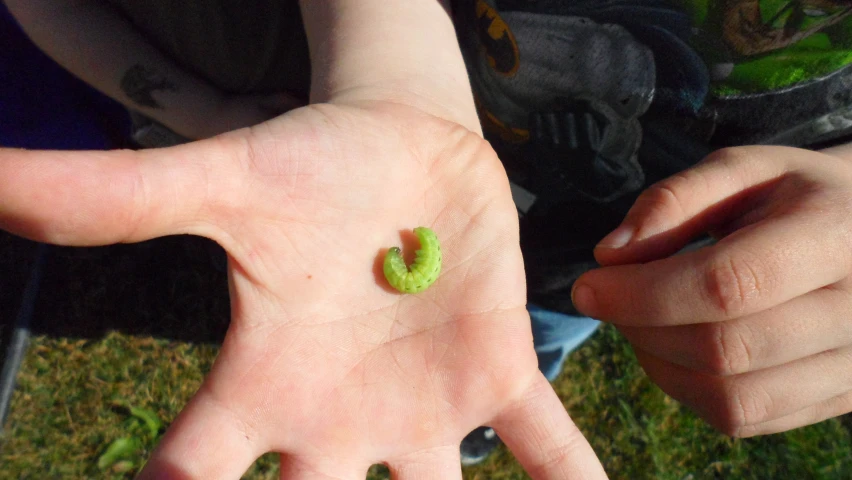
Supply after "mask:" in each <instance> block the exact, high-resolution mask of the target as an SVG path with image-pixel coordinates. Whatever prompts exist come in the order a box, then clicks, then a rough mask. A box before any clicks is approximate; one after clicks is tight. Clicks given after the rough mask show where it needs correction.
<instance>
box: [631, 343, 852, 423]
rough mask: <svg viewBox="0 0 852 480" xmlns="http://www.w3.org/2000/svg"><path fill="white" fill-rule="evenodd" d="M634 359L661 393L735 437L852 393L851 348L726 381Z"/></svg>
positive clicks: (657, 361)
mask: <svg viewBox="0 0 852 480" xmlns="http://www.w3.org/2000/svg"><path fill="white" fill-rule="evenodd" d="M636 357H637V358H638V359H639V361H640V363H641V364H642V367H643V368H644V369H645V371H646V372H647V373H648V376H649V377H650V378H651V379H652V380H653V381H654V382H655V383H656V384H657V385H659V386H660V388H662V389H663V391H665V392H666V393H668V394H669V395H670V396H672V397H673V398H675V399H677V400H679V401H681V402H683V403H684V404H686V405H687V406H689V407H691V408H693V409H694V410H695V411H696V412H697V413H698V414H699V415H700V416H701V417H702V418H704V419H705V420H707V421H708V422H709V423H710V424H711V425H713V426H715V427H716V428H718V429H719V430H721V431H722V432H724V433H726V434H728V435H732V436H739V435H740V432H741V431H743V429H744V428H746V427H749V426H753V425H759V424H763V423H766V422H770V421H773V420H776V419H780V418H782V417H786V416H788V415H792V414H795V413H796V412H799V411H801V410H803V409H806V408H808V407H811V406H814V405H818V404H821V403H823V402H826V401H829V400H830V399H832V398H834V397H837V396H839V395H843V394H845V393H846V392H849V391H852V377H850V375H849V371H850V370H852V348H845V349H842V350H833V351H830V352H825V353H821V354H818V355H814V356H812V357H808V358H805V359H801V360H798V361H794V362H791V363H788V364H784V365H780V366H777V367H772V368H767V369H763V370H759V371H756V372H749V373H743V374H740V375H734V376H728V377H722V376H715V375H708V374H704V373H700V372H696V371H694V370H690V369H687V368H684V367H681V366H679V365H674V364H672V363H669V362H666V361H664V360H660V359H658V358H655V357H653V356H651V355H648V354H647V353H645V352H643V351H641V350H637V351H636Z"/></svg>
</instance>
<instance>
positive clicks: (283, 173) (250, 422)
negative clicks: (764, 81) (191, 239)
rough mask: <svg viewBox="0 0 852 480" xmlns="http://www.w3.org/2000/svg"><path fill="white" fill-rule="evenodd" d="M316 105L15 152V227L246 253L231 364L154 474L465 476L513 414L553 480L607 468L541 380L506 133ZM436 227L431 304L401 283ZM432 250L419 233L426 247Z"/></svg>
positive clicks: (151, 467)
mask: <svg viewBox="0 0 852 480" xmlns="http://www.w3.org/2000/svg"><path fill="white" fill-rule="evenodd" d="M355 97H357V95H356V94H355V93H353V91H348V97H347V98H349V99H350V100H349V101H347V102H342V103H341V104H320V105H311V106H309V107H306V108H302V109H298V110H294V111H292V112H290V113H287V114H285V115H283V116H280V117H278V118H276V119H274V120H272V121H269V122H266V123H263V124H261V125H258V126H256V127H254V128H251V129H242V130H238V131H234V132H231V133H228V134H225V135H222V136H219V137H216V138H213V139H209V140H204V141H199V142H194V143H191V144H187V145H181V146H178V147H172V148H167V149H154V150H143V151H136V152H134V151H121V152H77V153H71V152H55V151H51V152H25V151H19V150H0V205H2V207H0V226H2V227H3V228H5V229H8V230H10V231H12V232H16V233H19V234H22V235H24V236H27V237H29V238H33V239H36V240H41V241H47V242H51V243H58V244H66V245H99V244H109V243H115V242H136V241H141V240H145V239H148V238H153V237H157V236H161V235H168V234H180V233H184V234H185V233H189V234H196V235H203V236H206V237H208V238H211V239H214V240H216V241H217V242H219V243H220V244H221V245H222V246H223V247H224V248H225V249H226V250H227V252H228V254H229V268H228V275H229V285H230V292H231V305H232V321H231V325H230V328H229V331H228V333H227V336H226V338H225V341H224V344H223V346H222V349H221V351H220V353H219V356H218V358H217V360H216V363H215V365H214V367H213V369H212V371H211V372H210V374H209V375H208V376H207V378H206V379H205V381H204V383H203V385H202V386H201V388H200V389H199V391H198V392H197V393H196V395H195V396H194V397H193V398H192V400H191V401H190V403H189V404H188V405H187V406H186V408H185V409H184V410H183V411H182V412H181V414H180V415H179V416H178V418H177V419H176V420H175V421H174V422H173V424H172V425H171V427H170V428H169V430H168V432H167V433H166V435H165V437H164V438H163V440H162V442H161V444H160V446H159V447H158V448H157V450H156V451H155V452H154V454H153V455H152V458H151V459H150V461H149V462H148V464H147V466H146V467H145V469H144V471H143V472H142V474H141V478H163V477H167V478H176V479H195V478H198V479H200V478H204V479H212V478H239V477H240V475H241V474H242V473H243V472H245V470H246V469H247V468H248V467H249V466H250V464H251V463H252V462H253V461H254V460H255V459H256V458H257V457H258V456H260V455H261V454H263V453H265V452H268V451H276V452H281V453H282V457H281V461H282V462H281V463H282V465H281V472H282V473H281V477H282V478H287V479H330V478H335V479H343V478H364V475H365V472H366V470H367V468H368V467H369V466H370V465H371V464H373V463H379V462H382V463H386V464H387V465H388V466H389V468H390V470H391V472H392V475H393V476H394V478H397V479H401V480H406V479H421V478H435V479H442V480H443V479H452V478H461V469H460V466H459V442H460V441H461V439H462V438H463V437H464V435H465V434H466V433H468V432H469V431H470V430H472V429H473V428H475V427H476V426H478V425H480V424H488V425H491V426H493V427H494V428H495V429H496V430H497V432H498V433H499V435H500V436H501V438H502V439H503V440H504V441H505V443H506V444H507V445H508V446H509V448H510V449H511V450H512V451H513V452H514V453H515V455H516V456H517V458H518V459H519V461H520V462H521V463H522V464H523V465H524V466H525V468H526V469H527V471H528V472H529V473H530V474H531V475H532V477H533V478H536V479H564V478H595V479H596V478H605V474H604V473H603V470H602V468H601V466H600V464H599V463H598V461H597V459H596V458H595V455H594V452H593V451H592V449H591V448H590V446H589V445H588V443H587V442H586V441H585V439H584V438H583V437H582V435H581V434H580V433H579V431H578V430H577V429H576V427H575V426H574V425H573V423H572V422H571V421H570V419H569V417H568V416H567V414H566V412H565V410H564V408H563V406H562V404H561V402H560V401H559V399H558V398H557V396H556V395H555V393H554V392H553V390H552V388H551V387H550V385H549V384H548V382H547V381H546V380H545V379H544V377H543V376H542V375H541V374H540V373H539V372H538V369H537V361H536V357H535V354H534V351H533V345H532V336H531V329H530V323H529V316H528V314H527V312H526V310H525V293H526V292H525V284H524V272H523V264H522V259H521V254H520V249H519V245H518V225H517V215H516V212H515V208H514V205H513V202H512V199H511V196H510V192H509V185H508V181H507V179H506V176H505V172H504V171H503V169H502V166H501V164H500V162H499V161H498V159H497V158H496V156H495V154H494V153H493V151H492V150H491V149H490V147H489V146H488V144H487V143H486V142H485V141H484V140H483V139H482V138H481V137H480V136H478V135H476V134H474V133H472V132H470V131H469V130H467V129H465V128H462V127H460V126H459V125H458V124H456V123H453V122H450V121H447V120H443V119H440V118H438V117H435V116H432V115H429V114H427V113H424V112H423V111H422V110H419V109H417V108H413V107H409V106H405V105H402V104H399V103H396V102H393V103H391V102H379V101H356V100H352V99H353V98H355ZM419 225H424V226H429V227H430V228H432V229H433V230H435V232H437V234H438V237H439V239H440V240H441V242H442V252H443V257H444V265H443V270H442V273H441V275H440V277H439V278H438V280H437V282H436V283H435V284H434V285H432V286H431V287H430V288H429V289H428V290H426V291H425V292H422V293H420V294H417V295H401V294H399V293H398V292H395V291H393V290H392V289H390V287H389V286H388V285H387V284H386V282H385V280H384V278H383V277H382V273H381V259H382V255H383V252H384V249H385V248H387V247H390V246H394V245H398V244H399V243H400V232H401V231H409V230H410V229H411V228H412V227H415V226H419ZM410 247H412V245H407V246H406V249H410Z"/></svg>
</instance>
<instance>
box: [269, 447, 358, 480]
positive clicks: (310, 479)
mask: <svg viewBox="0 0 852 480" xmlns="http://www.w3.org/2000/svg"><path fill="white" fill-rule="evenodd" d="M368 468H369V465H362V464H356V463H351V462H348V461H343V459H342V458H340V457H339V456H335V455H334V454H333V453H329V455H328V456H327V457H324V458H321V459H315V460H313V461H307V460H305V459H304V458H303V457H298V456H296V455H281V471H280V475H279V478H280V479H281V480H361V479H363V478H364V476H366V475H367V469H368Z"/></svg>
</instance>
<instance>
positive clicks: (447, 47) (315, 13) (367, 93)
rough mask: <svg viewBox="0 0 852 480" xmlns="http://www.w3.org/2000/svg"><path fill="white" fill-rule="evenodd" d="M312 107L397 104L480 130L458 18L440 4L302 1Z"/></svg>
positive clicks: (434, 0)
mask: <svg viewBox="0 0 852 480" xmlns="http://www.w3.org/2000/svg"><path fill="white" fill-rule="evenodd" d="M301 7H302V12H303V13H302V17H303V19H304V22H305V30H306V33H307V36H308V43H309V45H310V51H311V65H312V67H311V68H312V79H311V102H312V103H317V102H332V103H341V102H342V103H357V102H359V101H390V102H394V103H399V104H404V105H409V106H413V107H416V108H418V109H420V110H422V111H425V112H426V113H429V114H432V115H436V116H439V117H442V118H446V119H448V120H452V121H454V122H457V123H461V124H463V125H465V126H466V127H468V128H469V129H471V130H473V131H477V132H479V120H478V118H477V115H476V109H475V107H474V103H473V95H472V93H471V90H470V84H469V81H468V77H467V70H466V68H465V65H464V61H463V59H462V55H461V50H460V48H459V45H458V42H457V40H456V35H455V29H454V27H453V23H452V20H451V18H450V15H449V14H448V12H447V10H446V9H445V7H444V5H442V3H441V2H440V1H439V0H404V1H403V0H328V1H326V0H302V1H301Z"/></svg>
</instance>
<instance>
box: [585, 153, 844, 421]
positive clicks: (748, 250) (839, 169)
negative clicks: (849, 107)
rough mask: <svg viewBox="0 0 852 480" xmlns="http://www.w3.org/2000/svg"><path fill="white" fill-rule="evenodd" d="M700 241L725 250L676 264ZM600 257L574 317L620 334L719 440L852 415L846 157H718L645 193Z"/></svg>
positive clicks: (709, 250) (658, 379) (702, 251)
mask: <svg viewBox="0 0 852 480" xmlns="http://www.w3.org/2000/svg"><path fill="white" fill-rule="evenodd" d="M703 232H710V233H711V234H712V235H713V236H714V237H716V238H717V239H719V241H718V243H716V244H714V245H712V246H708V247H704V248H701V249H698V250H696V251H691V252H688V253H682V254H679V255H675V256H671V255H672V254H674V253H675V252H677V251H678V250H679V249H681V248H682V247H683V246H684V245H686V243H687V241H688V240H689V239H691V238H693V237H695V236H697V235H698V234H701V233H703ZM630 233H632V238H630V239H629V241H628V236H629V234H630ZM623 242H626V245H624V246H622V247H621V248H615V247H616V246H617V245H618V244H620V243H623ZM595 255H596V257H597V259H598V261H599V262H600V263H601V264H602V265H605V267H604V268H601V269H597V270H594V271H591V272H587V273H586V274H585V275H583V276H582V277H580V278H579V279H578V281H577V283H576V284H575V287H574V292H573V294H574V302H575V304H576V306H577V308H578V309H580V310H581V311H582V312H584V313H586V314H588V315H590V316H593V317H595V318H600V319H603V320H606V321H609V322H612V323H615V324H617V325H618V327H619V329H620V330H621V331H622V332H623V333H624V335H625V336H626V337H627V338H628V340H629V341H630V342H631V343H632V344H633V346H634V347H635V349H636V355H637V357H638V358H639V361H640V362H641V363H642V366H643V367H644V368H645V371H646V372H647V373H648V375H649V376H650V377H651V378H652V379H653V380H654V381H655V382H656V383H657V384H659V385H660V387H661V388H662V389H663V390H664V391H666V392H667V393H668V394H670V395H671V396H672V397H674V398H676V399H678V400H680V401H682V402H684V403H685V404H687V405H689V406H690V407H692V408H694V409H695V410H696V411H697V412H698V414H699V415H701V416H702V417H704V418H705V419H707V420H708V421H709V422H710V423H711V424H713V425H714V426H716V427H717V428H719V429H721V430H722V431H723V432H725V433H728V434H730V435H736V436H751V435H759V434H766V433H773V432H780V431H785V430H789V429H792V428H795V427H799V426H802V425H807V424H811V423H815V422H819V421H821V420H824V419H826V418H830V417H834V416H837V415H841V414H843V413H846V412H849V411H850V410H852V374H851V373H852V278H850V273H852V161H850V159H848V158H847V159H844V158H839V157H835V156H830V155H827V154H824V153H817V152H813V151H807V150H801V149H793V148H784V147H743V148H736V149H728V150H722V151H719V152H716V153H714V154H712V155H711V156H710V157H709V158H708V159H706V160H705V161H704V162H702V163H701V164H699V165H698V166H696V167H694V168H692V169H690V170H688V171H685V172H683V173H681V174H678V175H675V176H673V177H671V178H669V179H666V180H664V181H662V182H660V183H659V184H657V185H654V186H653V187H651V188H650V189H648V190H647V191H646V192H644V193H643V194H642V195H641V196H640V198H639V199H638V200H637V202H636V204H635V205H634V206H633V208H632V209H631V211H630V212H629V213H628V215H627V217H626V218H625V220H624V222H623V223H622V225H621V227H619V229H617V230H616V232H614V233H613V234H611V235H610V236H609V237H607V238H605V239H604V240H602V241H601V242H600V243H599V244H598V246H597V248H596V250H595Z"/></svg>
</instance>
